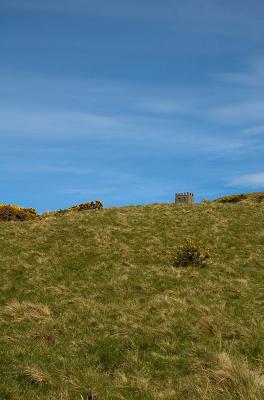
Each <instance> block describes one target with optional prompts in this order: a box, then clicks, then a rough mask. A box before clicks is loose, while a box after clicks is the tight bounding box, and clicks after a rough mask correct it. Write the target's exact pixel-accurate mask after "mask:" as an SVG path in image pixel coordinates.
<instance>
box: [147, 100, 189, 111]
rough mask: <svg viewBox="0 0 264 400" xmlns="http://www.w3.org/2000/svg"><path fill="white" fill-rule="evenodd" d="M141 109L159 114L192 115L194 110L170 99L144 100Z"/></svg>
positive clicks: (187, 105)
mask: <svg viewBox="0 0 264 400" xmlns="http://www.w3.org/2000/svg"><path fill="white" fill-rule="evenodd" d="M142 107H143V109H145V110H147V111H150V112H152V113H160V114H192V113H194V109H193V107H192V106H191V105H190V104H185V103H184V102H183V101H182V102H177V101H176V100H172V99H156V100H146V101H145V102H143V104H142Z"/></svg>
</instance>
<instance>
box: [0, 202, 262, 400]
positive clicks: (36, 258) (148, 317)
mask: <svg viewBox="0 0 264 400" xmlns="http://www.w3.org/2000/svg"><path fill="white" fill-rule="evenodd" d="M187 237H191V238H196V239H199V240H202V241H203V242H204V243H205V245H206V246H207V247H209V248H210V249H211V251H212V254H213V258H214V264H212V265H210V266H208V267H205V268H198V267H192V266H190V267H178V268H176V267H173V265H172V262H171V259H170V257H169V256H168V252H169V251H173V249H175V248H176V247H177V246H178V245H179V244H181V243H182V241H183V240H184V239H185V238H187ZM0 240H1V242H0V243H1V245H0V283H1V285H0V288H1V290H0V399H1V400H3V399H5V400H10V399H11V400H18V399H19V400H29V399H34V400H35V399H39V400H42V399H49V400H55V399H56V400H75V399H76V400H77V399H80V400H81V399H84V400H95V399H97V400H99V399H100V400H109V399H113V400H128V399H131V400H132V399H133V400H143V399H144V400H156V399H157V400H159V399H164V400H165V399H166V400H167V399H168V400H169V399H173V400H174V399H175V400H183V399H186V400H194V399H195V400H197V399H200V400H202V399H203V400H212V399H213V400H218V399H219V400H220V399H221V400H231V399H236V400H237V399H241V400H261V399H263V398H264V375H263V374H264V367H263V355H264V348H263V337H264V329H263V328H264V323H263V309H264V307H263V306H264V297H263V293H264V290H263V289H264V288H263V281H264V280H263V278H264V203H263V202H262V203H261V202H259V203H258V202H241V203H237V204H221V203H219V202H208V203H204V204H199V205H188V206H184V205H180V204H179V205H175V204H164V205H151V206H141V207H124V208H116V209H106V210H98V211H87V212H80V213H69V214H65V215H62V216H57V217H56V216H49V217H47V218H45V219H43V220H40V221H30V222H5V223H1V224H0Z"/></svg>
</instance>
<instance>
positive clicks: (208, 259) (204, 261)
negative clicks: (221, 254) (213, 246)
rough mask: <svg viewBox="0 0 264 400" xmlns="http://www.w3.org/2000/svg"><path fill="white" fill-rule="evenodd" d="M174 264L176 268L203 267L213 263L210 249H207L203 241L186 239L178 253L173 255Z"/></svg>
mask: <svg viewBox="0 0 264 400" xmlns="http://www.w3.org/2000/svg"><path fill="white" fill-rule="evenodd" d="M172 259H173V264H174V266H176V267H186V266H189V265H194V266H198V267H203V266H206V265H209V264H211V263H212V255H211V251H210V249H208V248H206V247H205V246H204V244H203V243H202V241H199V240H193V239H189V238H188V239H186V240H185V242H184V243H183V244H182V245H180V246H179V247H178V248H177V249H176V252H174V253H173V254H172Z"/></svg>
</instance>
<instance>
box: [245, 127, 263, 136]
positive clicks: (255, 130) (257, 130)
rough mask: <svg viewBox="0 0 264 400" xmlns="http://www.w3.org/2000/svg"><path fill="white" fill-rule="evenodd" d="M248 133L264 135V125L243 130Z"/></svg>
mask: <svg viewBox="0 0 264 400" xmlns="http://www.w3.org/2000/svg"><path fill="white" fill-rule="evenodd" d="M243 132H244V133H245V134H246V135H262V134H264V125H257V126H253V127H251V128H246V129H244V130H243Z"/></svg>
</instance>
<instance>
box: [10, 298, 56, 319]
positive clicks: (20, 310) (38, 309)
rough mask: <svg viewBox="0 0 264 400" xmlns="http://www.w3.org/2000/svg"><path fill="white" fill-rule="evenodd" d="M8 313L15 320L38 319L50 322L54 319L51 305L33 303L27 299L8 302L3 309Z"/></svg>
mask: <svg viewBox="0 0 264 400" xmlns="http://www.w3.org/2000/svg"><path fill="white" fill-rule="evenodd" d="M3 312H4V313H5V314H8V315H9V316H10V317H12V318H13V319H14V320H15V321H17V322H19V321H23V320H27V321H38V322H50V321H51V320H52V317H51V312H50V310H49V307H48V306H47V305H44V304H33V303H29V302H26V301H23V302H21V303H20V302H18V301H12V302H11V303H9V304H7V305H6V306H5V308H4V311H3Z"/></svg>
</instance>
